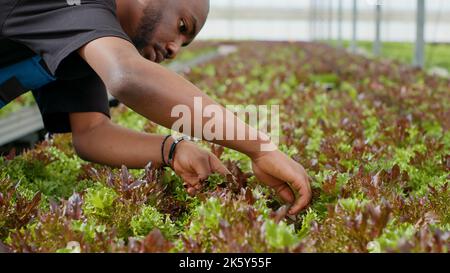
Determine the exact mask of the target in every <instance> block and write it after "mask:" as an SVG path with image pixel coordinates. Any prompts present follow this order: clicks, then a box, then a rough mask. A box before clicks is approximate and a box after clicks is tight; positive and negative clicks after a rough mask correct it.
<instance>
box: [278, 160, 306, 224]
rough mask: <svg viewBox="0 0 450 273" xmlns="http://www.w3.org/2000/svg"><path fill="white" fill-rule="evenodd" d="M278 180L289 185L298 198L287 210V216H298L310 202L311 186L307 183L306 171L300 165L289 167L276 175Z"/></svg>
mask: <svg viewBox="0 0 450 273" xmlns="http://www.w3.org/2000/svg"><path fill="white" fill-rule="evenodd" d="M277 175H278V178H279V179H281V180H283V181H285V182H287V183H289V185H291V186H292V189H293V190H294V191H295V192H296V193H297V195H298V197H297V199H296V200H295V203H294V205H293V206H292V208H291V209H290V210H289V214H291V215H294V214H298V213H299V212H300V211H302V210H303V209H305V208H306V206H307V205H308V204H309V202H310V201H311V197H312V195H311V186H310V184H309V181H308V176H307V174H306V171H305V170H304V169H303V167H301V166H300V165H291V166H289V167H287V168H285V169H284V171H282V172H278V173H277Z"/></svg>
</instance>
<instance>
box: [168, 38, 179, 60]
mask: <svg viewBox="0 0 450 273" xmlns="http://www.w3.org/2000/svg"><path fill="white" fill-rule="evenodd" d="M180 49H181V42H170V43H168V44H167V45H166V51H167V56H166V58H167V59H174V58H175V57H176V56H177V54H178V52H180Z"/></svg>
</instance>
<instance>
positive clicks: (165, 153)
mask: <svg viewBox="0 0 450 273" xmlns="http://www.w3.org/2000/svg"><path fill="white" fill-rule="evenodd" d="M174 142H175V139H174V138H173V137H172V136H171V135H168V136H166V137H165V138H164V139H163V142H162V144H161V167H162V168H164V167H170V163H169V153H170V147H172V144H173V143H174Z"/></svg>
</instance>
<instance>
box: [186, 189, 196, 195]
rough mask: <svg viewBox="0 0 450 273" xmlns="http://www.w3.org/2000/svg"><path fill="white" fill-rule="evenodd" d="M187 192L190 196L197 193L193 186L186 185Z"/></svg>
mask: <svg viewBox="0 0 450 273" xmlns="http://www.w3.org/2000/svg"><path fill="white" fill-rule="evenodd" d="M187 193H188V194H189V195H190V196H195V195H196V194H197V191H196V190H195V189H194V188H193V187H188V189H187Z"/></svg>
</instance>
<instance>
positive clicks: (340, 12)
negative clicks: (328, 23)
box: [338, 0, 344, 47]
mask: <svg viewBox="0 0 450 273" xmlns="http://www.w3.org/2000/svg"><path fill="white" fill-rule="evenodd" d="M342 1H343V0H339V3H338V5H339V7H338V46H339V47H343V46H344V42H343V37H342V21H343V17H344V10H343V7H342Z"/></svg>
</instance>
